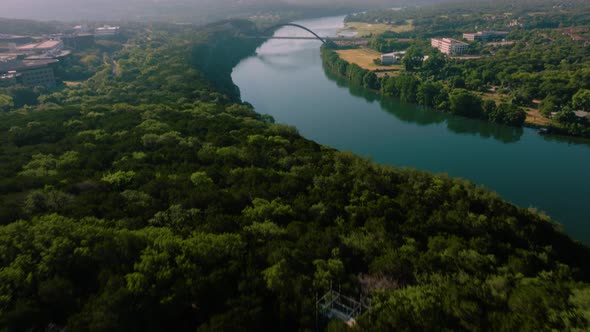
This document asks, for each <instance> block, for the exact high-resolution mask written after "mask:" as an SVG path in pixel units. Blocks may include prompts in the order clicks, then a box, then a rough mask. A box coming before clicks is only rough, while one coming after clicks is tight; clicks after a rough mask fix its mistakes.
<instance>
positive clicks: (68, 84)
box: [64, 81, 83, 87]
mask: <svg viewBox="0 0 590 332" xmlns="http://www.w3.org/2000/svg"><path fill="white" fill-rule="evenodd" d="M82 83H83V82H74V81H64V84H65V85H66V86H68V87H75V86H79V85H81V84H82Z"/></svg>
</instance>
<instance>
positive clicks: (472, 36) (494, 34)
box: [463, 31, 508, 41]
mask: <svg viewBox="0 0 590 332" xmlns="http://www.w3.org/2000/svg"><path fill="white" fill-rule="evenodd" d="M507 35H508V32H507V31H479V32H473V33H464V34H463V39H465V40H469V41H476V40H482V41H485V40H488V39H492V38H504V37H506V36H507Z"/></svg>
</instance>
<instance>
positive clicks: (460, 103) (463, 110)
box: [449, 89, 483, 118]
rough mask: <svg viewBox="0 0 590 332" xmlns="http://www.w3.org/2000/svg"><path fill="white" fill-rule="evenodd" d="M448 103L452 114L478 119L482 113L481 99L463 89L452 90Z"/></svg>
mask: <svg viewBox="0 0 590 332" xmlns="http://www.w3.org/2000/svg"><path fill="white" fill-rule="evenodd" d="M449 102H450V111H451V113H453V114H457V115H464V116H468V117H473V118H479V117H481V115H482V113H483V110H482V101H481V98H480V97H479V96H476V95H474V94H472V93H471V92H469V91H467V90H465V89H453V90H452V91H451V93H450V94H449Z"/></svg>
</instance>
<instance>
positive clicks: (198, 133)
mask: <svg viewBox="0 0 590 332" xmlns="http://www.w3.org/2000/svg"><path fill="white" fill-rule="evenodd" d="M244 24H246V23H244V22H233V21H228V22H222V23H220V24H215V25H212V26H207V27H199V28H195V27H178V26H169V27H166V26H164V27H158V26H156V27H152V29H147V28H145V27H141V29H138V30H137V31H135V32H134V34H133V35H132V37H131V39H130V40H129V41H128V45H135V47H126V48H122V49H114V50H113V51H112V52H110V53H108V55H109V57H112V59H113V61H115V62H116V63H117V64H118V66H119V67H118V70H115V71H114V70H113V63H112V62H104V63H103V64H102V65H101V66H100V67H99V68H98V70H97V71H96V73H95V74H94V75H93V76H92V77H91V78H90V79H89V80H88V81H85V82H84V83H82V84H80V85H78V86H73V87H69V88H64V89H62V90H60V91H56V92H54V93H52V94H49V95H46V98H43V100H40V103H41V104H40V105H39V106H37V107H28V108H23V109H20V110H18V111H16V112H8V113H2V114H0V143H1V146H2V149H0V164H1V165H2V167H0V222H1V224H2V225H1V226H0V280H1V281H2V282H1V283H0V330H3V331H31V330H32V331H37V330H40V331H41V330H52V329H64V328H67V329H68V330H71V331H119V330H121V331H161V330H174V331H236V330H237V331H240V330H253V331H274V330H281V331H296V330H312V329H314V328H316V317H317V316H316V314H317V312H316V304H315V299H316V294H322V293H323V292H325V291H327V290H328V288H329V285H330V283H332V284H333V285H336V284H338V285H339V286H340V287H341V289H342V292H343V293H345V294H349V295H351V296H354V297H356V296H357V295H358V294H365V295H366V296H368V297H369V298H371V300H372V304H373V306H372V308H373V309H372V311H371V312H370V313H366V314H364V315H362V316H360V317H359V318H358V328H359V329H361V330H367V331H391V330H429V329H434V330H459V331H461V330H481V329H492V330H507V331H512V330H548V329H554V330H568V329H570V330H575V329H579V330H583V329H587V328H588V326H590V316H589V312H590V305H589V303H588V300H587V297H588V292H589V288H590V268H589V266H588V264H587V262H588V260H589V259H590V249H589V248H588V247H586V246H583V245H581V244H580V243H577V242H574V241H573V240H572V239H570V238H569V237H568V236H566V235H565V234H563V233H562V232H561V231H559V230H558V228H559V227H558V226H557V225H556V224H554V223H553V222H552V221H551V220H550V219H549V218H548V217H547V216H545V215H543V214H542V213H539V212H538V211H535V210H533V209H521V208H518V207H516V206H514V205H512V204H510V203H508V202H506V201H504V200H502V199H501V198H500V197H498V195H497V194H495V193H493V192H490V191H489V190H487V189H485V188H481V187H477V186H475V185H473V184H472V183H470V182H468V181H464V180H460V179H452V178H449V177H448V176H445V175H432V174H427V173H425V172H420V171H417V170H409V169H398V168H394V167H386V166H380V165H376V164H375V163H372V162H370V161H368V160H365V159H362V158H360V157H358V156H355V155H353V154H350V153H343V152H338V151H335V150H333V149H330V148H327V147H324V146H320V145H318V144H316V143H314V142H312V141H309V140H307V139H305V138H303V137H301V136H300V135H299V134H298V132H297V130H296V129H294V128H292V127H289V126H286V125H281V124H274V123H273V121H272V119H270V118H269V117H268V116H261V115H259V114H257V113H256V112H255V111H254V110H253V109H252V107H251V106H249V105H248V104H243V103H241V102H240V101H239V96H238V95H237V91H236V89H235V87H234V86H233V83H231V81H230V79H229V76H226V77H216V76H215V75H229V73H230V72H231V68H232V67H233V66H234V65H235V64H236V62H237V61H238V60H239V59H240V57H241V56H245V55H247V54H249V53H250V52H252V51H253V50H254V48H255V47H256V44H255V43H253V42H252V41H253V39H249V38H243V39H242V38H241V35H242V34H243V33H248V31H251V29H253V27H251V26H248V25H247V24H246V26H244ZM219 37H222V38H219ZM219 40H221V41H222V42H219V43H220V44H215V43H216V42H218V41H219ZM234 40H235V41H236V43H237V44H238V45H241V48H240V50H239V52H234V51H235V49H234V46H231V47H229V46H228V47H229V49H230V50H232V52H228V51H227V50H228V49H226V48H224V45H228V44H229V42H231V41H234ZM205 50H210V52H212V54H205V53H206V52H205ZM205 55H206V56H205ZM325 56H328V57H329V56H331V55H330V54H327V55H325ZM222 59H224V60H223V61H222ZM209 61H213V62H209ZM335 64H336V65H335V66H334V67H333V68H335V69H336V70H340V69H341V68H344V70H343V71H342V72H341V74H342V75H348V76H349V77H350V78H351V79H355V80H359V82H363V83H366V84H368V85H371V84H374V78H373V77H368V76H366V75H365V73H364V72H363V71H362V70H359V69H358V68H356V67H354V66H348V65H342V63H338V62H335ZM211 65H217V66H221V67H217V68H215V69H214V70H213V69H212V68H211V67H210V66H211ZM341 65H342V66H341ZM211 75H213V76H214V77H212V76H211ZM389 81H390V80H385V81H384V85H383V87H381V88H382V89H385V90H386V91H389V90H388V89H390V88H391V89H396V91H399V93H403V94H404V96H407V98H410V97H411V98H416V96H420V99H421V100H426V101H428V103H430V104H432V105H436V104H445V103H448V104H450V105H451V106H450V107H451V110H458V109H459V108H458V106H457V105H459V104H462V105H467V106H474V108H473V109H477V110H480V111H481V106H480V107H479V108H477V105H475V104H476V102H477V101H479V100H478V97H477V96H474V95H473V94H471V93H469V92H466V91H465V90H453V91H451V93H450V94H448V93H447V94H442V93H441V94H438V95H437V94H436V93H434V90H436V89H437V88H438V85H437V84H436V83H432V84H434V86H430V87H429V86H425V85H424V86H423V87H422V88H420V87H421V86H422V85H423V84H422V83H421V82H420V81H419V80H418V79H417V78H415V77H413V76H407V77H404V78H402V79H400V80H399V81H397V80H395V79H392V80H391V81H392V82H389ZM421 84H422V85H421ZM429 84H430V83H429ZM449 95H450V97H449V98H450V100H449V101H448V102H447V101H446V100H445V97H446V96H449ZM49 100H51V102H49ZM408 100H410V99H408ZM49 103H51V104H49ZM425 103H426V102H425ZM510 111H511V109H510ZM323 326H324V324H323V322H321V321H318V327H319V328H322V327H323ZM329 327H330V328H333V329H336V328H339V326H338V325H337V324H330V326H329Z"/></svg>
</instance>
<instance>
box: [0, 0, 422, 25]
mask: <svg viewBox="0 0 590 332" xmlns="http://www.w3.org/2000/svg"><path fill="white" fill-rule="evenodd" d="M424 2H425V1H408V0H366V1H358V0H103V1H101V2H96V1H91V0H55V1H51V2H50V1H46V0H3V1H2V5H1V6H0V7H1V8H0V9H1V10H0V17H2V18H12V19H32V20H59V21H79V20H140V21H142V20H153V21H175V20H186V21H190V22H198V23H204V22H209V21H212V20H218V19H224V18H230V17H235V16H244V15H252V14H256V13H265V12H273V11H277V10H294V11H295V10H300V9H307V10H309V9H310V7H312V8H315V7H317V8H322V7H323V8H330V7H332V8H334V7H337V8H343V7H346V8H362V9H365V8H366V9H369V8H371V7H373V6H380V7H383V6H399V5H401V4H410V3H412V4H413V3H424ZM431 2H432V1H431Z"/></svg>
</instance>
